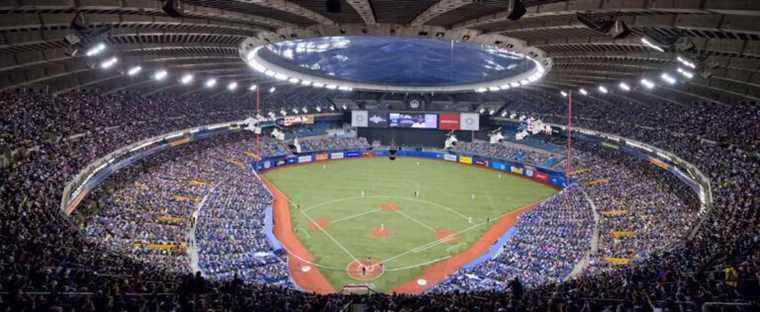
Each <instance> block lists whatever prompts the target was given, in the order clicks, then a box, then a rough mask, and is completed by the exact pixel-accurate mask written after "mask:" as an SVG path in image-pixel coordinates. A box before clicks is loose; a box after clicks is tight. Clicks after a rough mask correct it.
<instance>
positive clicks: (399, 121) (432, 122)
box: [388, 113, 438, 129]
mask: <svg viewBox="0 0 760 312" xmlns="http://www.w3.org/2000/svg"><path fill="white" fill-rule="evenodd" d="M388 119H389V122H388V124H389V126H390V127H393V128H418V129H437V128H438V115H437V114H422V113H390V114H388Z"/></svg>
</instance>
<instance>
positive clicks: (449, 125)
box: [438, 113, 460, 130]
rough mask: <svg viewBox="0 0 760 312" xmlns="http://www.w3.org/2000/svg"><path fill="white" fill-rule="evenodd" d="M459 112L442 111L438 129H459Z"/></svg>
mask: <svg viewBox="0 0 760 312" xmlns="http://www.w3.org/2000/svg"><path fill="white" fill-rule="evenodd" d="M459 121H460V119H459V113H441V114H440V115H439V118H438V129H441V130H459Z"/></svg>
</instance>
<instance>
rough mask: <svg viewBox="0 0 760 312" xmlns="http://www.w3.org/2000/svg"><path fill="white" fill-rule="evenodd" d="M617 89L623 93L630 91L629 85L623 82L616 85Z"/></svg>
mask: <svg viewBox="0 0 760 312" xmlns="http://www.w3.org/2000/svg"><path fill="white" fill-rule="evenodd" d="M618 87H619V88H620V90H623V91H631V86H629V85H628V84H627V83H625V82H621V83H620V84H619V85H618Z"/></svg>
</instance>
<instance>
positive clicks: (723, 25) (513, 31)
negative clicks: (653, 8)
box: [488, 14, 760, 39]
mask: <svg viewBox="0 0 760 312" xmlns="http://www.w3.org/2000/svg"><path fill="white" fill-rule="evenodd" d="M619 19H620V20H622V21H624V22H625V23H626V25H627V26H628V27H629V28H630V29H631V30H632V31H633V32H634V33H638V34H640V33H641V31H642V30H643V29H644V28H650V29H652V28H656V29H658V30H661V31H665V32H684V33H685V34H686V35H688V36H690V37H704V35H703V34H701V33H699V32H702V31H705V32H720V33H723V34H727V35H728V36H727V37H729V38H730V37H731V36H735V37H737V39H738V36H739V34H744V35H757V34H760V25H758V23H756V22H755V19H756V17H755V16H746V15H743V16H740V15H724V14H709V15H695V14H652V15H637V16H631V15H628V16H620V17H619ZM526 24H528V25H526ZM504 26H505V27H499V28H497V29H489V30H488V33H503V34H505V35H507V36H517V37H523V36H527V35H529V33H532V32H544V31H557V30H577V31H578V32H579V33H587V32H590V31H592V30H590V29H589V28H588V27H587V26H585V25H584V24H582V23H580V22H579V21H578V20H577V19H576V18H575V16H563V17H559V18H553V17H552V18H545V19H540V20H532V21H529V22H527V23H514V24H504Z"/></svg>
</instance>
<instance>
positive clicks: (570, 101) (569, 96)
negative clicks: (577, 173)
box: [565, 92, 573, 182]
mask: <svg viewBox="0 0 760 312" xmlns="http://www.w3.org/2000/svg"><path fill="white" fill-rule="evenodd" d="M565 151H566V152H567V156H566V157H567V160H566V161H565V177H566V178H567V179H568V182H570V176H571V174H572V172H573V92H568V93H567V148H566V149H565Z"/></svg>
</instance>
